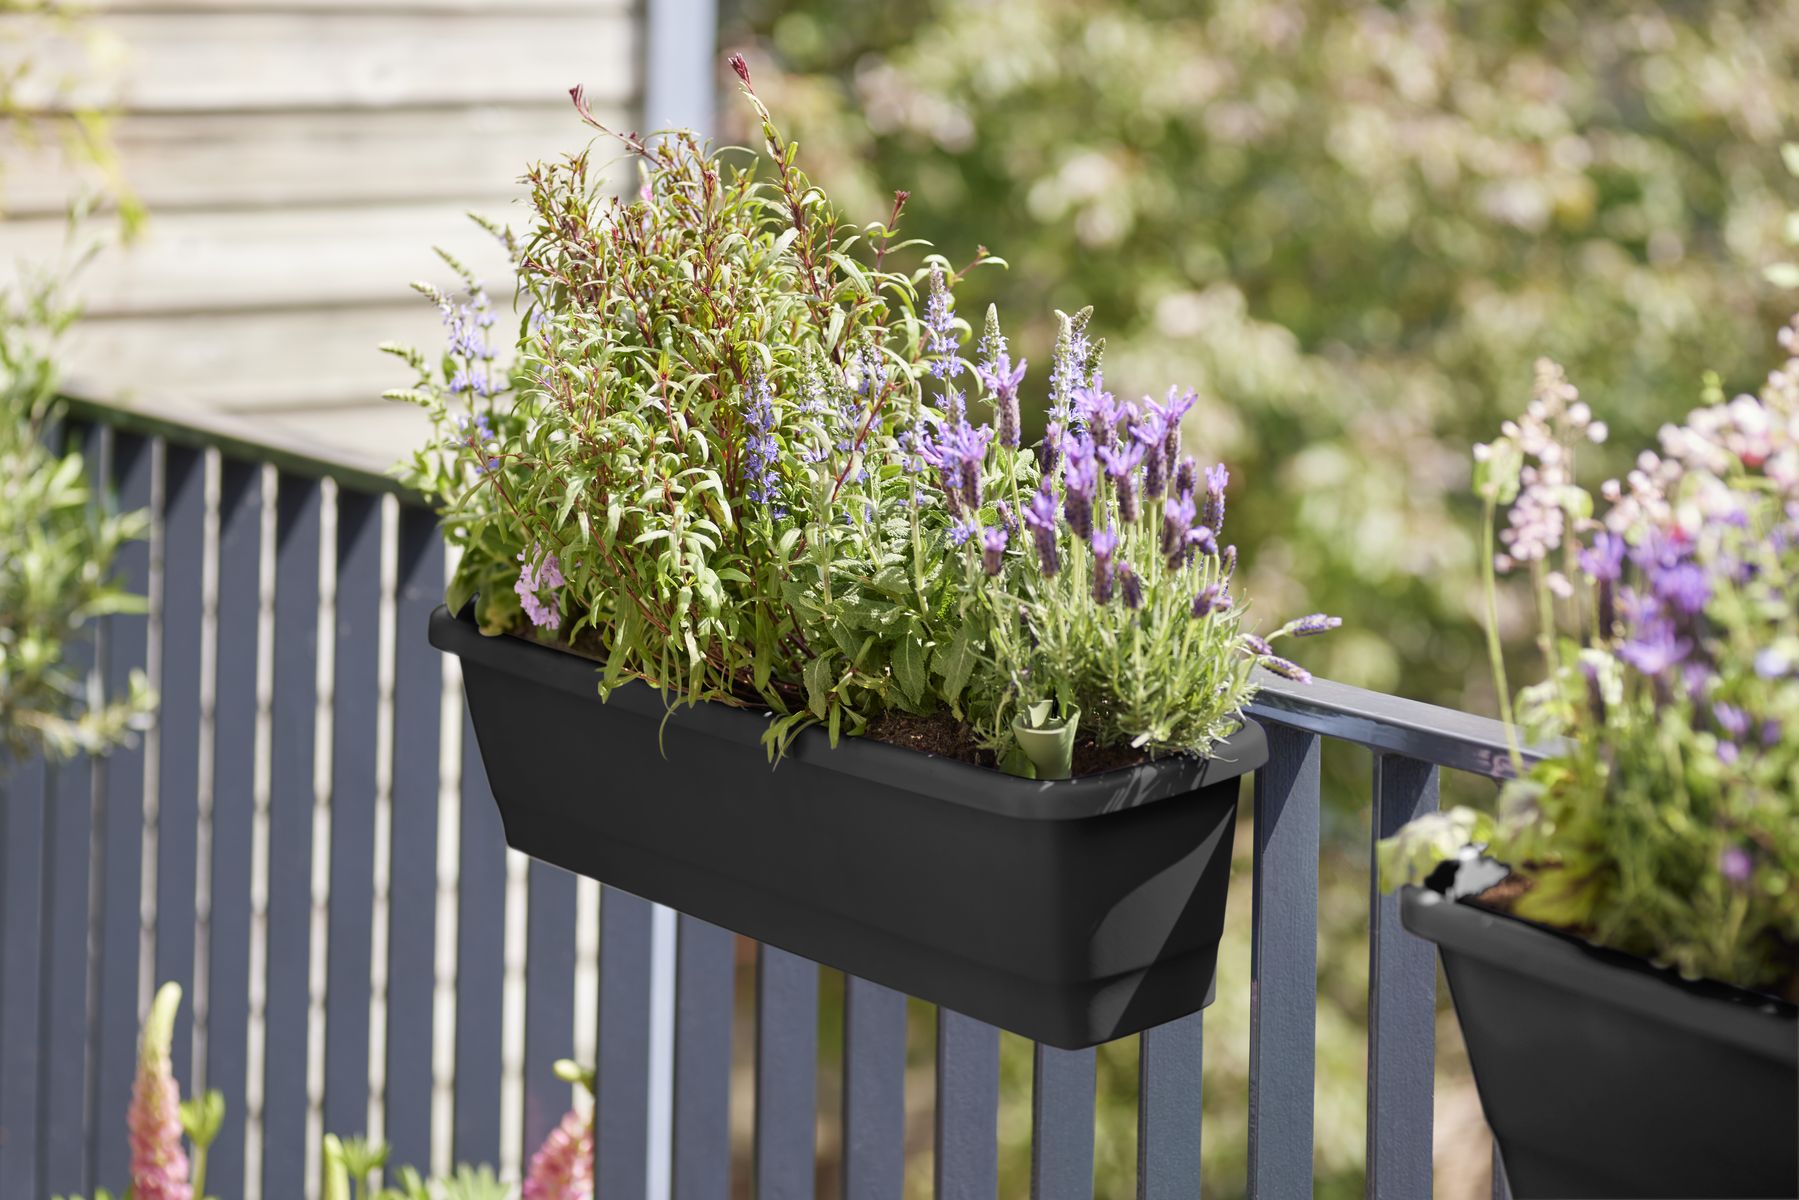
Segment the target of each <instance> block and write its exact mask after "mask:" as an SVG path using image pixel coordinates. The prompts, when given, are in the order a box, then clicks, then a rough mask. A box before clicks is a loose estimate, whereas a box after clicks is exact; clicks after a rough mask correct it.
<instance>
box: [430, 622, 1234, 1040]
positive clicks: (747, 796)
mask: <svg viewBox="0 0 1799 1200" xmlns="http://www.w3.org/2000/svg"><path fill="white" fill-rule="evenodd" d="M431 641H432V644H434V645H436V646H437V647H439V648H440V649H442V650H446V651H448V652H450V653H453V654H457V655H459V656H460V657H461V659H462V673H463V678H464V680H465V686H466V690H467V694H468V703H469V709H470V712H471V714H472V717H473V721H474V726H475V733H476V737H477V738H478V740H479V742H480V746H481V754H482V759H483V761H484V763H485V764H486V767H487V773H488V779H489V781H490V783H491V784H492V787H493V793H494V796H495V798H496V799H497V800H498V802H499V806H500V811H501V815H502V817H503V819H504V822H505V826H506V837H507V841H508V842H510V843H511V844H512V845H513V846H514V847H515V848H517V849H519V850H522V851H524V852H525V853H527V854H530V855H532V856H534V857H536V858H540V859H543V860H544V861H546V862H550V863H554V864H556V865H558V866H562V867H564V868H567V869H568V870H571V871H575V872H578V873H580V874H583V875H588V876H591V877H593V878H595V879H599V880H602V881H604V882H605V883H607V884H610V885H612V886H615V887H619V888H623V889H624V890H626V891H628V892H633V893H635V894H637V895H640V896H644V897H646V898H648V899H651V900H655V901H658V902H659V903H662V904H666V905H669V906H670V907H672V908H676V909H679V910H680V911H682V912H685V913H690V914H692V915H694V916H697V917H700V918H702V919H704V920H707V921H711V922H713V923H715V924H718V925H722V926H724V927H726V928H728V929H732V930H735V931H737V932H739V933H743V934H746V935H748V936H750V937H753V938H755V939H757V940H759V941H763V942H767V943H769V944H771V945H775V946H779V947H780V948H782V949H784V950H788V951H790V952H792V953H795V954H801V955H804V956H805V957H807V958H811V959H814V960H816V961H818V962H821V963H824V964H826V965H828V966H832V967H836V968H839V969H841V970H844V971H848V972H851V973H852V974H855V975H859V976H861V977H863V978H865V979H870V980H873V981H875V982H877V983H882V984H885V985H887V986H889V987H892V988H896V989H898V990H900V991H904V992H907V993H909V994H911V995H915V996H919V997H921V998H923V999H926V1000H931V1001H934V1002H936V1003H939V1004H943V1005H946V1006H948V1007H950V1008H952V1009H955V1010H957V1011H959V1012H962V1013H966V1014H967V1015H969V1016H972V1017H976V1018H978V1019H980V1020H983V1021H987V1022H990V1023H992V1024H994V1025H998V1026H1000V1027H1001V1028H1004V1029H1009V1030H1012V1031H1013V1032H1016V1033H1020V1034H1023V1035H1025V1036H1026V1037H1031V1038H1035V1039H1037V1040H1039V1041H1043V1042H1047V1043H1049V1044H1051V1045H1054V1046H1060V1047H1064V1048H1077V1047H1083V1046H1090V1045H1094V1044H1097V1043H1099V1042H1103V1041H1109V1040H1111V1039H1113V1038H1117V1037H1123V1036H1125V1035H1127V1034H1131V1033H1136V1032H1138V1031H1140V1030H1143V1029H1145V1028H1148V1027H1150V1026H1153V1025H1159V1024H1161V1023H1162V1022H1164V1021H1169V1020H1173V1019H1174V1018H1176V1017H1181V1016H1185V1015H1186V1014H1188V1013H1191V1012H1194V1011H1196V1010H1198V1009H1199V1008H1201V1007H1203V1006H1204V1005H1205V1004H1206V1003H1209V1001H1210V999H1211V991H1212V987H1213V974H1214V970H1215V967H1216V962H1217V954H1218V940H1219V937H1220V935H1221V933H1222V932H1223V926H1224V907H1225V896H1226V891H1227V887H1228V884H1229V878H1230V856H1231V838H1232V833H1233V829H1234V826H1235V823H1236V822H1235V818H1236V807H1237V792H1238V789H1239V785H1240V783H1241V780H1242V778H1243V777H1244V776H1245V775H1247V774H1248V773H1249V772H1251V771H1253V770H1254V769H1255V768H1256V767H1258V766H1260V765H1261V764H1262V762H1263V761H1264V760H1265V759H1266V757H1267V744H1266V742H1265V740H1264V738H1263V735H1262V731H1261V728H1260V727H1259V726H1257V725H1255V724H1253V723H1250V724H1247V725H1245V726H1244V728H1243V729H1241V730H1240V731H1238V732H1237V733H1236V734H1233V735H1232V736H1231V737H1230V738H1229V739H1228V740H1227V741H1225V742H1223V743H1221V744H1220V745H1219V746H1218V747H1216V749H1215V751H1214V754H1213V756H1212V757H1211V758H1208V759H1205V760H1197V759H1190V758H1176V759H1169V760H1166V761H1163V762H1157V763H1151V764H1145V765H1142V766H1137V767H1131V768H1127V769H1123V770H1118V771H1112V772H1108V773H1106V774H1104V775H1096V776H1089V777H1086V778H1080V779H1074V780H1068V781H1064V782H1057V783H1041V782H1036V781H1032V780H1024V779H1018V778H1014V777H1011V776H1007V775H1002V774H1000V773H998V772H995V771H990V770H985V769H982V768H979V767H973V766H970V765H968V764H965V763H961V762H956V761H952V760H948V759H942V758H936V757H933V756H930V755H926V754H920V753H918V752H916V751H912V750H907V749H903V748H900V747H897V746H892V745H887V744H885V743H881V742H875V741H870V740H867V739H856V738H846V739H844V740H843V742H842V743H841V744H840V745H839V746H838V747H837V748H836V749H831V748H830V747H829V745H828V744H827V741H826V738H825V736H824V734H823V733H822V731H819V730H809V731H807V732H806V733H804V734H802V735H801V736H800V737H799V738H798V739H797V741H796V743H795V745H794V747H793V748H792V750H791V752H790V753H789V754H788V755H787V756H786V758H784V759H783V760H782V762H781V763H780V764H779V765H778V766H775V767H772V768H771V767H770V765H769V763H768V758H767V754H766V752H765V751H764V749H763V747H762V744H761V740H760V739H761V735H762V732H763V730H764V729H765V728H766V719H765V718H764V716H763V715H762V714H759V713H756V712H753V711H749V710H745V709H739V708H732V707H729V706H726V705H719V704H703V705H699V706H697V707H682V708H678V709H676V710H674V711H673V712H672V713H671V712H669V711H667V709H666V707H665V705H664V703H663V700H662V698H661V697H660V696H659V695H658V694H657V693H656V692H654V691H653V690H652V689H650V688H648V687H646V686H644V685H641V684H631V685H628V686H625V687H621V688H618V689H616V690H615V691H614V692H613V694H612V696H611V698H610V700H609V701H607V702H604V703H602V702H601V700H600V698H599V696H598V694H597V692H596V688H595V684H596V677H595V666H594V664H593V663H591V662H589V661H588V660H585V659H582V658H578V657H575V656H573V655H570V654H566V653H563V652H560V651H557V650H554V649H550V648H547V647H544V646H539V645H534V644H531V643H529V642H525V641H522V640H519V639H516V638H484V637H482V636H481V635H480V633H479V632H478V631H477V630H476V629H475V627H474V625H473V624H472V623H471V622H469V621H467V620H464V619H458V618H456V617H453V616H451V615H450V613H449V612H448V611H447V610H445V609H441V608H440V609H439V610H438V611H437V612H436V613H435V614H434V615H433V617H432V621H431Z"/></svg>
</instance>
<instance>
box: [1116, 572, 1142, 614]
mask: <svg viewBox="0 0 1799 1200" xmlns="http://www.w3.org/2000/svg"><path fill="white" fill-rule="evenodd" d="M1118 590H1119V593H1120V594H1121V595H1122V597H1123V599H1124V606H1125V607H1126V608H1128V609H1130V610H1132V611H1133V612H1135V611H1136V610H1137V609H1139V608H1142V607H1143V577H1142V576H1140V575H1138V574H1137V569H1136V568H1135V567H1133V566H1131V564H1130V563H1128V562H1124V561H1122V560H1121V561H1120V562H1119V564H1118Z"/></svg>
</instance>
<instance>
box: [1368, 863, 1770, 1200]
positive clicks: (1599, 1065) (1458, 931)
mask: <svg viewBox="0 0 1799 1200" xmlns="http://www.w3.org/2000/svg"><path fill="white" fill-rule="evenodd" d="M1400 911H1401V916H1402V919H1403V920H1404V922H1405V926H1406V928H1407V929H1409V930H1411V931H1412V932H1413V933H1415V934H1418V935H1419V936H1420V937H1424V938H1428V939H1430V940H1431V941H1433V942H1435V943H1436V944H1437V948H1438V949H1439V950H1440V951H1441V952H1442V955H1443V971H1444V973H1445V974H1446V975H1447V976H1448V977H1449V991H1450V994H1451V995H1452V996H1453V997H1454V1000H1455V1010H1456V1016H1457V1017H1458V1018H1459V1019H1460V1021H1461V1025H1462V1036H1463V1039H1464V1040H1465V1041H1466V1042H1467V1044H1468V1058H1469V1060H1470V1062H1471V1063H1472V1064H1473V1067H1474V1082H1475V1084H1476V1086H1477V1087H1478V1088H1479V1090H1480V1100H1481V1106H1482V1107H1483V1108H1484V1109H1485V1110H1486V1115H1487V1123H1488V1124H1489V1125H1490V1126H1492V1128H1493V1134H1494V1136H1495V1137H1496V1138H1497V1139H1498V1141H1499V1149H1500V1153H1501V1155H1502V1156H1503V1157H1504V1159H1505V1170H1506V1175H1507V1177H1508V1179H1509V1181H1510V1183H1511V1187H1512V1194H1513V1196H1515V1197H1517V1200H1539V1198H1547V1197H1556V1198H1558V1200H1566V1198H1570V1197H1619V1198H1624V1197H1629V1198H1630V1200H1647V1198H1654V1197H1669V1198H1675V1197H1678V1198H1680V1200H1692V1198H1694V1197H1704V1198H1706V1200H1726V1198H1736V1197H1750V1196H1758V1197H1759V1196H1769V1197H1781V1198H1782V1200H1791V1198H1792V1197H1795V1196H1799V1009H1796V1008H1795V1007H1794V1006H1793V1005H1791V1004H1786V1003H1783V1002H1781V1001H1779V1000H1775V999H1773V998H1771V997H1767V996H1762V995H1759V994H1757V993H1753V992H1746V991H1742V990H1740V989H1737V988H1731V987H1726V986H1724V985H1722V984H1716V983H1706V982H1692V981H1687V980H1682V979H1680V978H1679V977H1678V976H1677V975H1675V974H1673V973H1672V972H1670V971H1667V970H1664V969H1661V968H1657V967H1655V966H1652V965H1651V964H1649V963H1648V962H1645V961H1644V960H1643V959H1640V958H1636V957H1634V956H1631V955H1628V954H1621V953H1618V952H1617V951H1613V950H1607V949H1604V948H1601V947H1598V946H1594V945H1591V944H1590V943H1587V942H1584V941H1581V940H1579V939H1577V938H1573V937H1569V936H1567V935H1565V934H1561V933H1558V932H1556V931H1554V930H1551V929H1547V928H1545V927H1543V926H1540V925H1535V924H1532V923H1530V922H1527V921H1521V920H1519V919H1517V918H1515V917H1509V916H1504V915H1502V914H1499V913H1495V912H1490V911H1488V910H1486V909H1482V908H1478V907H1476V906H1474V905H1472V904H1469V903H1467V902H1466V901H1456V900H1451V899H1449V898H1448V897H1446V896H1443V895H1440V894H1438V893H1437V892H1434V891H1430V890H1427V889H1424V888H1415V887H1408V888H1406V889H1404V891H1403V893H1402V896H1401V908H1400Z"/></svg>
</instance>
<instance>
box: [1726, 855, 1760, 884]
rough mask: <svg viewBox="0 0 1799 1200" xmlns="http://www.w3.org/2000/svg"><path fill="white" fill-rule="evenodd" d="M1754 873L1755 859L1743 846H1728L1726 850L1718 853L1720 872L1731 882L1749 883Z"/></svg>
mask: <svg viewBox="0 0 1799 1200" xmlns="http://www.w3.org/2000/svg"><path fill="white" fill-rule="evenodd" d="M1754 873H1755V860H1754V859H1753V858H1751V857H1749V852H1748V851H1747V850H1745V849H1743V848H1742V847H1741V846H1727V847H1725V849H1724V852H1723V853H1722V854H1720V855H1718V874H1720V875H1722V876H1724V878H1725V879H1726V880H1728V881H1729V882H1731V883H1735V884H1744V883H1748V882H1749V877H1750V876H1751V875H1753V874H1754Z"/></svg>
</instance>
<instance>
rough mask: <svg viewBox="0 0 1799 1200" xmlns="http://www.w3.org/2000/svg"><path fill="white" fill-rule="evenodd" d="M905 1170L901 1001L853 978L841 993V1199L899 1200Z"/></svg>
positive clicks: (887, 991)
mask: <svg viewBox="0 0 1799 1200" xmlns="http://www.w3.org/2000/svg"><path fill="white" fill-rule="evenodd" d="M905 1172H906V997H905V996H904V995H902V994H901V993H899V992H896V991H894V990H893V989H891V988H885V987H882V986H881V985H880V984H878V983H870V982H869V981H868V980H866V979H858V978H856V977H855V976H854V975H851V976H848V977H847V978H845V980H844V995H843V1200H900V1197H901V1195H902V1194H903V1193H904V1189H905Z"/></svg>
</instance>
